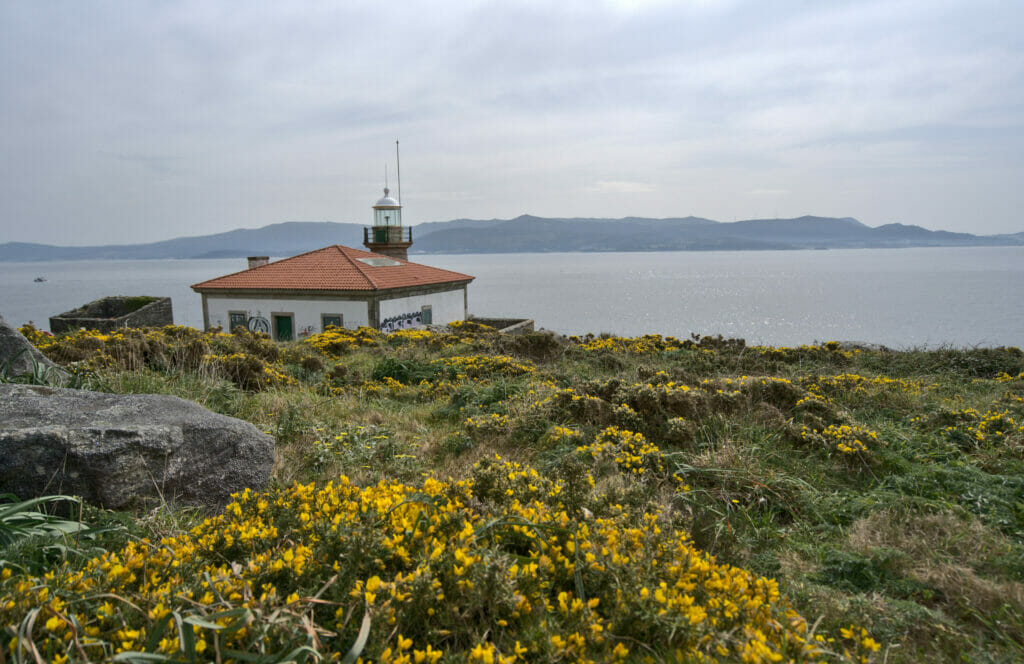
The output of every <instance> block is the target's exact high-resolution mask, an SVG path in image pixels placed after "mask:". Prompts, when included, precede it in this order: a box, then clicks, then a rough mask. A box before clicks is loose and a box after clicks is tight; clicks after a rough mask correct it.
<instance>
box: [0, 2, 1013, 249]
mask: <svg viewBox="0 0 1024 664" xmlns="http://www.w3.org/2000/svg"><path fill="white" fill-rule="evenodd" d="M396 140H399V141H400V147H401V178H402V179H401V187H402V189H401V195H402V204H403V206H404V210H403V215H404V219H405V223H406V224H408V225H415V224H417V223H420V222H425V221H445V220H449V219H457V218H471V219H491V218H500V219H508V218H512V217H516V216H519V215H521V214H532V215H537V216H541V217H623V216H642V217H657V218H664V217H685V216H689V215H694V216H698V217H705V218H709V219H715V220H718V221H735V220H739V219H752V218H777V217H797V216H802V215H807V214H810V215H820V216H833V217H855V218H857V219H859V220H860V221H862V222H863V223H865V224H867V225H869V226H879V225H882V224H886V223H893V222H899V223H905V224H917V225H920V226H924V227H925V228H930V229H935V230H950V231H960V232H970V233H977V234H994V233H1015V232H1021V231H1024V213H1022V212H1021V211H1022V210H1024V3H1021V2H1017V1H1015V0H1013V1H1008V0H999V1H989V0H963V1H960V2H948V1H945V0H881V1H872V0H864V1H861V2H843V1H838V0H836V1H830V2H820V1H819V0H806V1H794V0H772V1H771V2H765V1H763V0H751V1H746V2H739V1H729V0H691V1H688V2H669V1H658V0H562V1H561V2H517V1H514V0H501V1H495V2H487V1H478V0H451V1H449V0H435V1H433V2H418V1H416V0H409V1H403V2H391V3H381V2H376V1H374V2H362V1H360V0H346V1H345V2H336V1H330V2H326V1H325V2H301V1H296V2H282V1H281V0H247V1H246V2H244V3H240V2H220V1H217V0H182V1H178V2H166V1H163V0H158V1H157V0H153V1H150V0H131V1H128V0H118V1H116V2H104V1H98V0H89V1H86V0H48V1H46V2H27V1H22V0H0V242H8V241H23V242H42V243H46V244H58V245H91V244H127V243H141V242H153V241H157V240H163V239H168V238H173V237H182V236H193V235H204V234H208V233H216V232H221V231H227V230H232V229H235V228H258V227H261V226H265V225H267V224H272V223H277V222H283V221H339V222H351V223H369V222H370V220H371V206H372V205H373V203H374V202H375V201H376V200H377V199H378V198H379V197H380V196H381V194H382V191H381V189H382V187H383V185H384V179H385V168H387V170H388V179H389V182H390V184H391V188H392V194H393V195H395V194H396V193H397V186H396V172H395V171H396V163H395V141H396Z"/></svg>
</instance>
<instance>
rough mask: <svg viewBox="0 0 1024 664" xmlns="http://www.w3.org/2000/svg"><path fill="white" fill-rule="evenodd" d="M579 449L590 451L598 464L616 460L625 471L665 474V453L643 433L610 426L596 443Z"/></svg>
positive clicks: (596, 439) (588, 452)
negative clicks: (603, 461)
mask: <svg viewBox="0 0 1024 664" xmlns="http://www.w3.org/2000/svg"><path fill="white" fill-rule="evenodd" d="M578 451H579V452H582V453H585V454H589V455H590V456H591V457H592V458H594V459H595V460H596V461H598V462H599V463H600V461H602V460H611V461H614V462H615V464H616V465H618V467H619V468H620V469H621V470H622V472H625V473H632V474H634V475H643V474H644V473H645V472H646V473H649V474H652V475H654V476H655V477H658V476H662V475H664V473H665V456H664V455H663V454H662V453H661V450H659V449H658V447H657V446H656V445H654V444H652V443H650V442H648V441H647V439H645V438H644V436H643V434H641V433H635V432H633V431H626V430H624V429H619V428H617V427H608V428H607V429H605V430H604V431H602V432H601V433H599V434H598V435H597V437H596V438H595V439H594V442H593V443H591V444H589V445H583V446H581V447H579V448H578Z"/></svg>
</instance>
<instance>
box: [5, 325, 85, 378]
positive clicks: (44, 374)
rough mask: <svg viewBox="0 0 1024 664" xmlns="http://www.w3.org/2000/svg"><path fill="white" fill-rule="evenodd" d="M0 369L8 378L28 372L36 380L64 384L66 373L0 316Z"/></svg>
mask: <svg viewBox="0 0 1024 664" xmlns="http://www.w3.org/2000/svg"><path fill="white" fill-rule="evenodd" d="M0 371H2V372H5V373H6V375H7V377H8V378H15V377H17V376H22V375H25V374H28V375H29V376H32V377H34V378H36V379H38V380H37V382H47V383H50V384H54V385H64V384H66V383H67V380H68V373H67V372H66V371H64V370H63V369H61V368H60V367H58V366H57V365H56V364H54V363H53V362H51V361H50V359H49V358H48V357H46V356H45V355H43V354H42V353H40V352H39V350H38V349H36V347H35V346H33V345H32V344H31V342H29V340H28V339H26V338H25V337H24V336H23V335H22V334H21V332H18V330H16V329H15V328H13V327H11V326H10V325H8V324H7V321H5V320H4V319H3V316H0Z"/></svg>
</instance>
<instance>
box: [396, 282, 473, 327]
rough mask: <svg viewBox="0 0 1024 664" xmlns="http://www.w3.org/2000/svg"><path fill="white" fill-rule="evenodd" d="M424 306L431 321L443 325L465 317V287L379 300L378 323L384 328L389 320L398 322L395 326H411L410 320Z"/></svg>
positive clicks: (417, 314)
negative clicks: (428, 312) (427, 308)
mask: <svg viewBox="0 0 1024 664" xmlns="http://www.w3.org/2000/svg"><path fill="white" fill-rule="evenodd" d="M424 306H429V307H430V309H431V319H432V320H431V322H432V323H433V324H434V325H444V324H446V323H450V322H452V321H453V320H465V318H466V289H465V287H462V288H458V289H457V290H451V291H445V292H443V293H430V294H428V295H412V296H410V297H398V298H394V299H390V300H381V301H380V324H381V327H382V328H385V329H386V326H387V325H388V322H389V321H394V322H396V323H399V324H398V325H397V326H396V327H398V328H402V327H413V326H415V325H414V324H413V323H412V321H413V320H414V319H415V317H416V316H419V315H420V313H421V312H422V311H423V307H424Z"/></svg>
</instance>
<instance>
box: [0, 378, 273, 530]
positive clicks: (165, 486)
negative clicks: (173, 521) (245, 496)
mask: <svg viewBox="0 0 1024 664" xmlns="http://www.w3.org/2000/svg"><path fill="white" fill-rule="evenodd" d="M273 462H274V439H273V438H271V437H270V436H268V435H266V434H264V433H262V432H260V431H259V430H257V429H256V427H254V426H253V425H252V424H250V423H248V422H244V421H242V420H238V419H235V418H232V417H227V416H225V415H218V414H217V413H213V412H211V411H208V410H206V409H205V408H203V407H202V406H199V405H198V404H195V403H192V402H190V401H185V400H184V399H179V398H177V397H172V396H166V395H154V394H142V395H114V394H101V393H97V392H86V391H80V390H69V389H61V388H52V387H46V386H40V385H13V384H6V385H0V493H2V492H10V493H13V494H15V495H17V496H18V497H20V498H23V499H25V498H30V497H33V496H39V495H46V494H54V493H62V494H70V495H78V496H82V497H83V498H84V499H85V500H86V501H87V502H90V503H93V504H97V505H101V506H103V507H108V508H113V509H124V508H129V507H133V506H138V505H140V504H142V503H145V502H146V501H147V500H148V499H157V500H159V499H161V498H162V499H165V500H167V501H168V502H173V503H175V504H178V505H188V506H195V507H199V508H202V509H204V510H206V511H211V512H212V511H215V510H218V509H220V508H221V507H223V506H224V505H225V504H226V503H227V501H228V498H229V496H230V494H231V493H233V492H236V491H241V490H243V489H245V488H247V487H248V488H252V489H260V488H262V487H263V486H264V485H265V484H266V482H267V480H268V478H269V477H270V471H271V467H272V465H273Z"/></svg>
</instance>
